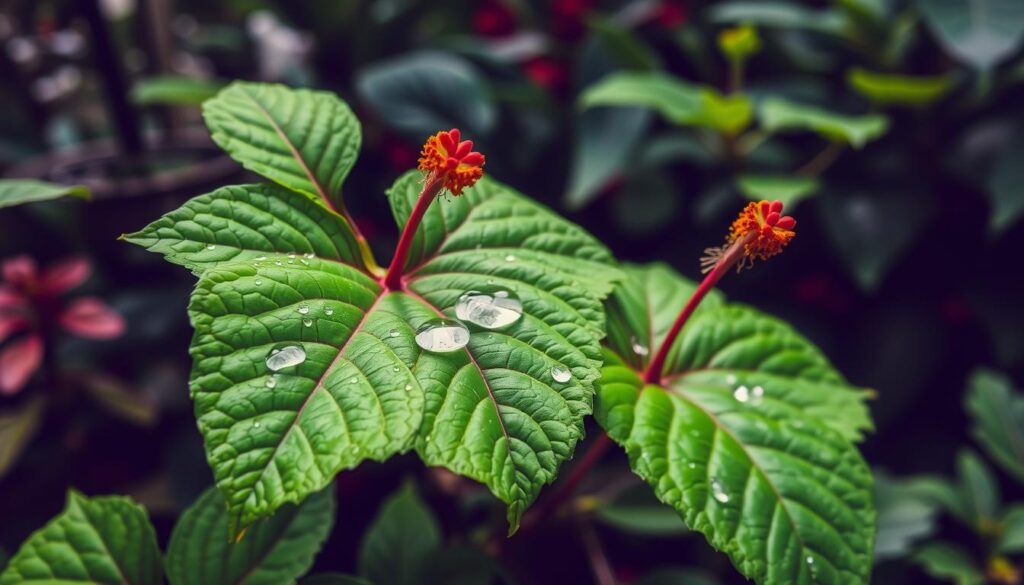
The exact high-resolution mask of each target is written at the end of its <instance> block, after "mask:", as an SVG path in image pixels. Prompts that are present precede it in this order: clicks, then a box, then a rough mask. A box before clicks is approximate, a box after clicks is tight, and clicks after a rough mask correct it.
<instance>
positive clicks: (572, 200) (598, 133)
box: [565, 108, 651, 209]
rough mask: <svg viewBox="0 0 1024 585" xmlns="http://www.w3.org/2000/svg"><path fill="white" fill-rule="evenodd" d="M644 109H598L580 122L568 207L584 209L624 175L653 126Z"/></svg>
mask: <svg viewBox="0 0 1024 585" xmlns="http://www.w3.org/2000/svg"><path fill="white" fill-rule="evenodd" d="M650 119H651V115H650V112H648V111H646V110H644V109H643V108H597V109H593V110H588V111H586V112H583V113H581V114H580V115H579V117H578V118H577V120H576V128H575V141H576V147H575V148H574V149H573V155H572V156H573V163H572V171H571V174H570V177H569V186H568V188H567V190H566V193H565V205H566V206H567V207H569V209H580V208H582V207H584V206H586V205H587V204H588V203H590V202H591V201H592V200H593V199H594V198H595V197H596V196H597V195H598V194H600V191H601V189H602V188H604V187H605V186H606V185H607V184H608V183H609V182H610V181H612V180H613V179H615V178H616V177H618V176H620V175H621V174H622V173H623V172H624V171H625V170H626V167H627V166H628V162H629V161H630V160H631V156H632V154H633V151H634V150H635V149H636V148H637V147H638V146H639V145H640V142H641V139H642V138H643V136H644V134H645V133H646V132H647V127H648V125H649V124H650Z"/></svg>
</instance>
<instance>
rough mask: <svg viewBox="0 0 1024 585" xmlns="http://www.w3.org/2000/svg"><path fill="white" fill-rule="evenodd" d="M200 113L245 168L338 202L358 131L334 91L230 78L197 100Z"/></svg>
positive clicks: (216, 138) (215, 137)
mask: <svg viewBox="0 0 1024 585" xmlns="http://www.w3.org/2000/svg"><path fill="white" fill-rule="evenodd" d="M203 119H205V120H206V125H207V126H208V127H209V128H210V133H211V135H212V137H213V140H214V142H216V143H217V144H218V145H219V146H220V147H221V148H223V149H224V150H225V151H227V153H228V154H229V155H231V158H233V159H235V160H236V161H238V162H239V163H241V164H242V166H244V167H245V168H247V169H249V170H250V171H253V172H254V173H257V174H259V175H262V176H264V177H266V178H268V179H270V180H271V181H274V182H275V183H278V184H280V185H283V186H285V187H287V188H289V189H291V190H293V191H298V192H300V193H305V194H307V195H309V196H311V197H313V198H314V199H321V200H322V201H323V202H324V203H325V204H326V205H327V206H328V207H330V202H334V203H335V204H337V203H340V201H341V199H340V195H341V185H342V183H343V182H344V181H345V177H347V176H348V173H349V171H350V170H352V166H353V165H354V164H355V162H356V157H357V156H358V155H359V145H360V142H361V141H362V133H361V131H360V129H359V121H358V120H356V117H355V115H353V114H352V110H351V109H349V107H348V104H346V103H345V102H343V101H341V100H340V99H338V97H337V96H335V95H334V94H331V93H328V92H325V91H312V90H308V89H289V88H287V87H285V86H283V85H270V84H263V83H248V82H243V81H235V82H233V83H231V84H230V85H228V86H227V87H226V88H224V89H223V90H221V91H220V93H218V94H217V96H216V97H214V98H213V99H210V100H207V101H205V102H204V103H203Z"/></svg>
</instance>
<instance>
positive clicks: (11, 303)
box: [0, 285, 26, 310]
mask: <svg viewBox="0 0 1024 585" xmlns="http://www.w3.org/2000/svg"><path fill="white" fill-rule="evenodd" d="M25 304H26V303H25V297H24V296H23V295H22V294H21V293H19V292H18V291H16V290H14V287H10V286H4V285H0V310H2V309H20V308H21V307H24V306H25Z"/></svg>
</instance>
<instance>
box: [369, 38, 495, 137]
mask: <svg viewBox="0 0 1024 585" xmlns="http://www.w3.org/2000/svg"><path fill="white" fill-rule="evenodd" d="M356 87H357V89H358V91H359V95H360V96H361V97H362V98H363V101H365V102H366V103H367V104H368V105H369V106H370V107H371V108H373V109H374V110H375V111H376V112H377V114H378V115H379V116H380V118H381V120H382V121H383V122H384V123H385V124H387V125H388V126H390V127H392V128H395V129H396V130H399V131H401V132H404V133H406V134H409V135H412V136H415V137H417V138H418V139H420V140H423V139H425V138H426V137H427V136H429V135H431V134H434V133H436V132H437V131H439V130H447V129H448V128H453V127H455V128H460V129H461V130H462V132H463V133H464V134H465V135H467V136H476V137H485V136H488V135H489V134H490V133H491V131H492V130H494V127H495V125H496V124H497V121H498V110H497V107H496V106H495V104H494V101H493V100H492V99H491V97H490V95H489V94H488V89H487V87H486V86H485V84H484V81H483V80H482V79H481V77H480V74H479V73H478V72H477V70H476V68H475V67H473V66H472V65H471V64H470V63H469V62H467V61H466V60H464V59H462V58H459V57H456V56H454V55H450V54H448V53H440V52H437V51H422V52H418V53H413V54H411V55H403V56H401V57H397V58H395V59H391V60H389V61H385V62H383V63H379V64H375V65H373V66H371V67H369V68H367V69H365V70H363V71H361V72H359V74H358V76H357V79H356Z"/></svg>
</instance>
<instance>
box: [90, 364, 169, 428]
mask: <svg viewBox="0 0 1024 585" xmlns="http://www.w3.org/2000/svg"><path fill="white" fill-rule="evenodd" d="M81 381H82V385H83V386H84V387H85V390H86V392H88V393H89V395H90V396H92V397H93V399H94V400H96V402H97V403H98V404H99V405H100V406H102V407H103V409H104V410H106V411H107V412H109V413H110V414H112V415H114V416H116V417H118V418H120V419H122V420H125V421H127V422H130V423H134V424H137V425H140V426H144V427H151V426H153V424H154V423H156V419H157V416H158V415H159V413H158V411H157V405H156V403H155V402H154V401H153V400H152V399H151V398H150V397H149V396H146V395H144V394H142V393H141V392H139V391H138V390H135V389H132V388H129V387H128V385H127V384H125V383H124V382H122V381H121V380H118V379H117V378H114V377H112V376H108V375H105V374H99V373H95V374H86V375H83V376H82V378H81Z"/></svg>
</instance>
